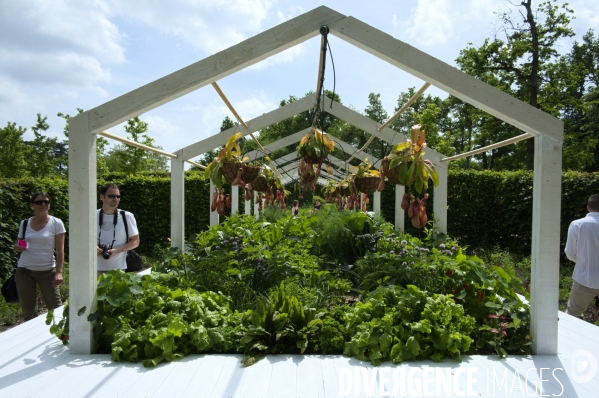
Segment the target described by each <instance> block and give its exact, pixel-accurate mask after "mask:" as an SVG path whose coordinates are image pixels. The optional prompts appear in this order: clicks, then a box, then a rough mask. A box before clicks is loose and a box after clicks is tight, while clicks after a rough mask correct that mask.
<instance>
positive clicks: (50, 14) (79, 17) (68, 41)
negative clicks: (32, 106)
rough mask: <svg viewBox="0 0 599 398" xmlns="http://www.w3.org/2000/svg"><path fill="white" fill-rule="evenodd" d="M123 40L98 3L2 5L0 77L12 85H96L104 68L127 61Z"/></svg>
mask: <svg viewBox="0 0 599 398" xmlns="http://www.w3.org/2000/svg"><path fill="white" fill-rule="evenodd" d="M121 40H122V37H121V35H120V33H119V31H118V29H117V27H116V26H115V25H114V24H113V23H112V22H110V20H109V19H108V15H107V14H106V13H105V10H104V9H103V7H102V3H101V2H100V1H97V2H95V3H93V4H92V5H91V6H90V4H87V3H86V2H80V1H76V0H63V1H52V2H36V3H34V5H33V6H32V3H31V2H27V1H20V2H5V3H3V5H2V7H0V48H2V51H1V53H0V72H3V73H5V74H6V75H8V76H9V77H11V78H13V79H15V80H21V81H31V80H34V81H36V80H40V79H41V80H43V81H44V82H45V83H47V84H53V83H61V84H64V83H67V82H69V81H70V82H71V83H72V84H73V85H81V84H85V83H84V82H87V83H88V84H95V83H97V82H106V81H108V80H109V79H110V70H109V69H108V68H107V67H106V66H105V64H118V63H122V62H124V60H125V55H124V48H123V47H122V46H121V44H120V42H121Z"/></svg>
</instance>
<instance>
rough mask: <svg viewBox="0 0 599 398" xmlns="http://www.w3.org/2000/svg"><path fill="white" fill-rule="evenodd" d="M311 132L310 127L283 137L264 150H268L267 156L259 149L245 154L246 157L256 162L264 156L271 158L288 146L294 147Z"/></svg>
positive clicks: (266, 146)
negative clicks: (271, 154) (273, 153)
mask: <svg viewBox="0 0 599 398" xmlns="http://www.w3.org/2000/svg"><path fill="white" fill-rule="evenodd" d="M311 130H312V127H308V128H307V129H303V130H302V131H298V132H297V133H295V134H291V135H288V136H287V137H283V138H281V139H280V140H277V141H275V142H271V143H270V144H268V145H265V146H264V149H266V154H264V153H263V152H262V151H261V150H259V149H255V150H253V151H250V152H248V153H246V154H244V156H247V157H248V158H250V160H255V159H258V158H261V157H263V156H270V153H271V152H274V151H277V150H279V149H281V148H285V147H286V146H289V145H293V144H295V143H297V142H299V141H300V140H301V139H302V138H304V136H305V135H306V134H308V133H309V132H310V131H311Z"/></svg>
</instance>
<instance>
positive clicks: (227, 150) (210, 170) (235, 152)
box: [204, 132, 260, 188]
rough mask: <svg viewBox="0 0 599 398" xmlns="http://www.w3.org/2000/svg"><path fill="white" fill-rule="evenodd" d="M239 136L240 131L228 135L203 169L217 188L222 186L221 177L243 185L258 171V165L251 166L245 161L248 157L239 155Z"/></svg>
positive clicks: (205, 175)
mask: <svg viewBox="0 0 599 398" xmlns="http://www.w3.org/2000/svg"><path fill="white" fill-rule="evenodd" d="M240 138H241V132H238V133H236V134H234V135H232V136H230V137H229V139H228V140H227V143H226V144H225V146H224V147H223V148H221V150H220V151H219V153H218V156H217V157H216V158H215V159H214V160H213V161H212V162H210V164H209V165H208V166H207V167H206V170H204V177H206V178H210V179H211V180H212V182H214V185H216V186H217V187H218V188H222V186H223V178H224V179H225V180H227V181H228V182H230V183H231V185H239V186H241V187H245V184H248V183H250V182H252V181H253V180H254V178H256V176H257V175H258V173H259V172H260V167H259V166H258V167H253V166H249V165H247V164H246V163H245V162H246V161H247V160H248V159H249V158H247V157H245V158H244V157H242V155H241V148H240V147H239V143H238V141H239V139H240Z"/></svg>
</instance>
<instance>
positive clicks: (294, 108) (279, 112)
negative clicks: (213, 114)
mask: <svg viewBox="0 0 599 398" xmlns="http://www.w3.org/2000/svg"><path fill="white" fill-rule="evenodd" d="M315 103H316V96H315V95H314V94H312V95H308V96H306V97H304V98H302V99H299V100H297V101H293V102H292V103H290V104H287V105H285V106H282V107H280V108H277V109H275V110H274V111H271V112H268V113H265V114H263V115H261V116H258V117H257V118H254V119H252V120H250V121H248V122H247V125H248V127H249V128H248V129H245V128H243V127H241V126H235V127H231V128H230V129H227V130H224V131H221V132H220V133H216V134H214V135H212V136H210V137H208V138H205V139H203V140H201V141H198V142H196V143H195V144H191V145H189V146H186V147H185V148H183V150H182V151H183V158H184V159H193V158H195V157H196V156H200V155H202V154H204V153H206V152H208V151H211V150H213V149H215V148H218V147H219V146H221V145H224V144H225V143H226V142H227V139H228V138H229V136H231V135H233V134H235V133H236V132H238V131H241V133H242V135H243V136H244V137H245V136H246V135H249V134H250V133H254V132H256V131H258V130H261V129H263V128H265V127H268V126H270V125H272V124H275V123H277V122H280V121H282V120H285V119H288V118H290V117H292V116H295V115H297V114H298V113H302V112H303V111H305V110H307V109H310V108H311V107H312V106H314V104H315Z"/></svg>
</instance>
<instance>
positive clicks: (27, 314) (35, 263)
mask: <svg viewBox="0 0 599 398" xmlns="http://www.w3.org/2000/svg"><path fill="white" fill-rule="evenodd" d="M31 208H32V209H33V211H34V213H35V214H34V216H33V217H31V218H30V219H29V221H28V223H27V228H26V230H25V239H24V242H23V240H22V239H18V240H17V242H15V246H14V248H15V251H17V252H18V253H21V255H20V257H19V262H18V263H17V271H16V273H15V283H16V285H17V292H18V293H19V302H20V304H21V310H22V311H23V317H24V318H25V321H28V320H30V319H32V318H34V317H36V316H37V291H36V285H37V286H39V288H40V291H41V292H42V296H43V297H44V302H45V303H46V307H48V310H51V309H54V308H56V307H59V306H61V305H62V302H61V300H60V292H59V290H58V285H60V284H61V283H62V282H63V278H62V268H63V265H64V237H65V233H66V230H65V228H64V224H63V223H62V221H61V220H60V219H58V218H56V217H53V216H51V215H49V214H48V211H49V210H50V196H48V194H46V193H44V192H36V193H34V194H33V196H32V197H31ZM23 226H24V222H23V221H21V225H20V226H19V235H18V236H19V238H21V237H23ZM55 249H56V258H55V257H54V250H55Z"/></svg>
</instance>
